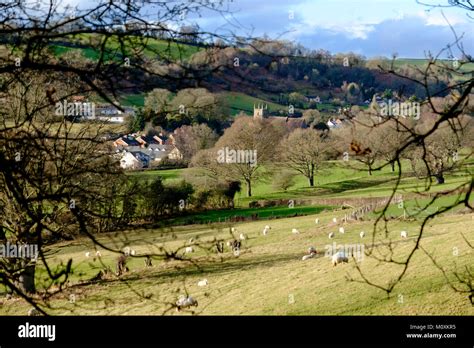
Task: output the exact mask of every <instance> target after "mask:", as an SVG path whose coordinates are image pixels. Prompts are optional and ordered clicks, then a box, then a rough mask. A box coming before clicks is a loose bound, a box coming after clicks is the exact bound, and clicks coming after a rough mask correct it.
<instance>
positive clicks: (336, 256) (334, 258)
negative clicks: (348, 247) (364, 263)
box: [332, 251, 349, 266]
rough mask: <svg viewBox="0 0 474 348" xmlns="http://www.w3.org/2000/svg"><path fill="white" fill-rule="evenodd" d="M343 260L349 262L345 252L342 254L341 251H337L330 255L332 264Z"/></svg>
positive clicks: (335, 264)
mask: <svg viewBox="0 0 474 348" xmlns="http://www.w3.org/2000/svg"><path fill="white" fill-rule="evenodd" d="M343 262H345V263H347V262H349V258H348V257H347V256H346V254H344V252H343V251H339V252H337V253H335V254H334V255H333V256H332V265H333V266H337V264H338V263H343Z"/></svg>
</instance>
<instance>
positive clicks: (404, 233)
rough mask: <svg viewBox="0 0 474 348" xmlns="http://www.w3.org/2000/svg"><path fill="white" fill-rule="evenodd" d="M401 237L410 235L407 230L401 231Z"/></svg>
mask: <svg viewBox="0 0 474 348" xmlns="http://www.w3.org/2000/svg"><path fill="white" fill-rule="evenodd" d="M400 237H402V238H407V237H408V233H407V231H402V232H400Z"/></svg>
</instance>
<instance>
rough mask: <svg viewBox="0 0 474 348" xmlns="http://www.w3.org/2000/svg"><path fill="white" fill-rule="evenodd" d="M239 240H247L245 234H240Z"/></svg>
mask: <svg viewBox="0 0 474 348" xmlns="http://www.w3.org/2000/svg"><path fill="white" fill-rule="evenodd" d="M239 238H240V240H245V239H247V238H246V236H245V234H243V233H241V234H240V236H239Z"/></svg>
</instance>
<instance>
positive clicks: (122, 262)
mask: <svg viewBox="0 0 474 348" xmlns="http://www.w3.org/2000/svg"><path fill="white" fill-rule="evenodd" d="M127 257H128V256H127V255H120V256H119V257H118V258H117V262H116V264H115V274H116V275H117V276H118V277H120V276H121V275H122V274H123V273H125V272H128V271H129V269H128V267H127Z"/></svg>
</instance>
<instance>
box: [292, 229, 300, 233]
mask: <svg viewBox="0 0 474 348" xmlns="http://www.w3.org/2000/svg"><path fill="white" fill-rule="evenodd" d="M291 233H293V234H298V233H300V231H298V230H297V229H296V228H293V229H292V230H291Z"/></svg>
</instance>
